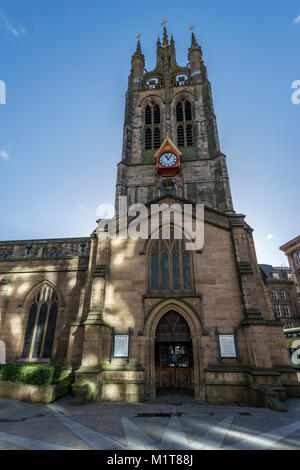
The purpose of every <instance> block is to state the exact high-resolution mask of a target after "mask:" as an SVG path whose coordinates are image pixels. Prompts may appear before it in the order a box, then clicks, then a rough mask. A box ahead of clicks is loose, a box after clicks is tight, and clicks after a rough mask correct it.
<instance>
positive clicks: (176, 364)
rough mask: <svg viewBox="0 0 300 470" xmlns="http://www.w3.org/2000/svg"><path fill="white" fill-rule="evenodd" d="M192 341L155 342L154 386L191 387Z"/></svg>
mask: <svg viewBox="0 0 300 470" xmlns="http://www.w3.org/2000/svg"><path fill="white" fill-rule="evenodd" d="M191 346H192V343H191V342H186V343H157V344H156V386H157V387H159V388H192V386H193V361H192V347H191Z"/></svg>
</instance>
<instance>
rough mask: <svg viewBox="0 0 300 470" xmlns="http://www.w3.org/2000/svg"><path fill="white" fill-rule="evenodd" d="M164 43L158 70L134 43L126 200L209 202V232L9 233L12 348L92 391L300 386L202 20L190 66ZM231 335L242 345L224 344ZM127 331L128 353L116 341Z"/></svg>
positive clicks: (0, 320)
mask: <svg viewBox="0 0 300 470" xmlns="http://www.w3.org/2000/svg"><path fill="white" fill-rule="evenodd" d="M156 54H157V63H156V67H155V69H154V70H152V71H146V70H145V60H144V55H143V54H142V51H141V45H140V42H139V41H138V45H137V50H136V52H135V53H134V55H133V56H132V62H131V73H130V76H129V82H128V91H127V94H126V106H125V122H124V135H123V154H122V159H121V161H120V163H119V164H118V171H117V184H116V210H118V201H119V197H120V196H123V197H124V196H127V198H128V205H132V204H137V203H142V204H145V205H146V206H147V207H150V206H151V205H152V204H154V203H155V204H163V203H165V204H169V205H173V204H177V207H178V205H179V207H182V206H183V205H184V204H187V203H188V204H191V205H192V206H193V208H194V209H193V217H195V207H196V204H204V206H205V208H204V237H205V238H204V246H203V248H202V249H199V250H195V251H187V250H186V245H185V240H184V239H183V240H177V239H176V237H174V236H173V237H171V239H169V240H164V239H162V238H161V236H160V231H159V234H158V238H157V239H150V238H149V239H148V240H143V239H133V238H126V239H118V238H116V239H109V238H105V237H103V238H101V237H99V232H98V231H97V230H95V231H94V232H93V233H92V235H91V236H90V237H86V238H70V239H69V238H68V239H53V240H25V241H24V240H22V241H9V242H0V340H2V341H4V343H5V348H6V361H7V362H38V363H51V364H55V365H57V366H61V367H62V368H65V369H70V370H71V369H72V370H73V371H75V377H76V381H75V385H74V387H73V390H74V403H78V404H79V403H82V402H84V401H137V400H145V399H147V398H154V397H155V396H156V393H157V390H158V389H161V388H165V389H168V388H189V389H190V390H191V391H193V393H194V397H195V399H196V400H199V401H207V402H211V403H232V402H239V403H254V404H257V405H265V404H268V400H270V399H272V398H273V399H274V398H275V399H278V398H279V399H284V398H285V396H286V395H294V396H295V395H299V387H298V385H297V378H296V373H295V371H294V370H293V369H292V368H291V367H290V362H289V357H288V353H287V350H286V346H285V339H284V336H283V333H282V323H281V321H280V320H278V319H276V318H275V316H274V313H273V311H272V307H271V301H270V298H269V296H268V295H267V291H266V287H265V285H264V283H263V281H262V277H261V272H260V269H259V267H258V264H257V259H256V253H255V247H254V242H253V237H252V229H251V227H249V225H248V224H247V223H246V222H245V216H244V215H242V214H236V213H235V212H234V210H233V204H232V198H231V192H230V185H229V178H228V173H227V166H226V157H225V155H224V154H222V152H221V150H220V145H219V139H218V132H217V124H216V117H215V115H214V108H213V101H212V93H211V87H210V82H209V81H208V78H207V70H206V67H205V65H204V61H203V56H202V50H201V47H200V46H199V45H198V43H197V41H196V38H195V36H194V34H192V41H191V46H190V48H189V51H188V59H189V64H188V65H187V66H186V67H181V66H179V65H178V64H177V62H176V51H175V42H174V39H173V37H171V38H170V40H169V38H168V34H167V31H166V29H165V28H164V33H163V38H162V42H161V41H160V39H158V41H157V52H156ZM166 138H168V139H169V142H170V143H171V146H172V145H173V148H174V149H175V152H176V151H178V152H179V154H180V171H177V172H175V173H174V174H173V175H172V176H165V174H164V173H163V172H162V171H160V170H159V168H158V164H157V160H156V157H155V155H156V154H157V152H158V151H159V149H160V148H161V145H162V143H163V142H165V141H166V140H165V139H166ZM172 221H173V224H175V222H174V217H173V218H172ZM172 230H173V233H174V232H175V231H176V227H175V225H174V226H173V228H172ZM222 335H225V336H226V335H227V336H226V338H225V339H227V340H229V341H231V343H230V344H231V348H232V341H234V347H233V349H234V351H235V354H232V355H230V354H229V355H228V356H227V355H226V354H224V351H223V349H222V344H221V341H222V340H224V338H223V337H222ZM123 340H125V343H126V347H127V353H126V355H124V357H122V354H116V351H117V346H118V347H119V346H120V341H121V342H122V341H123ZM117 341H119V343H117ZM125 349H126V348H125Z"/></svg>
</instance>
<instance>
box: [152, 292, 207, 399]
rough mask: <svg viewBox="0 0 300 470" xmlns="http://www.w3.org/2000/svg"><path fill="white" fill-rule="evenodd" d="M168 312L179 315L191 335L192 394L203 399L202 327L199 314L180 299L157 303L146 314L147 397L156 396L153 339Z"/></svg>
mask: <svg viewBox="0 0 300 470" xmlns="http://www.w3.org/2000/svg"><path fill="white" fill-rule="evenodd" d="M170 310H173V311H174V312H177V313H178V314H180V315H181V316H182V317H183V318H184V320H185V321H186V323H187V325H188V327H189V330H190V335H191V341H192V348H193V361H194V374H193V375H194V380H193V382H194V393H195V398H197V399H199V398H200V397H202V399H203V397H204V386H203V377H204V372H203V367H200V356H201V354H202V355H203V353H204V351H205V350H204V349H203V344H202V336H203V334H205V330H204V329H203V325H202V322H201V317H200V312H197V311H196V309H195V308H194V307H193V306H192V305H190V304H188V303H187V302H185V301H182V300H180V299H174V298H170V299H164V300H161V301H159V302H157V303H156V304H155V305H154V306H153V307H152V308H151V309H150V311H149V312H148V315H147V317H146V319H145V326H144V334H145V336H146V337H147V338H148V345H147V346H148V349H147V350H148V351H149V357H150V364H149V369H148V377H149V379H148V380H149V385H148V391H149V395H150V396H151V397H153V398H155V396H156V385H155V383H156V377H155V375H156V374H155V337H156V331H157V326H158V324H159V322H160V320H161V319H162V318H163V317H164V315H165V314H166V313H168V312H169V311H170Z"/></svg>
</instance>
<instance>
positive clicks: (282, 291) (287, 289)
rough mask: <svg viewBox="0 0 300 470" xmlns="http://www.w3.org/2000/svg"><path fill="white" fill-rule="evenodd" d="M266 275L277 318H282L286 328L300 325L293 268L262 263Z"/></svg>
mask: <svg viewBox="0 0 300 470" xmlns="http://www.w3.org/2000/svg"><path fill="white" fill-rule="evenodd" d="M259 267H260V268H261V269H262V271H263V273H264V275H263V280H264V283H265V284H266V286H267V289H268V292H269V296H270V299H271V303H272V308H273V312H274V314H275V317H276V318H279V319H281V321H282V326H283V328H284V329H287V328H297V327H300V310H299V308H298V302H297V291H296V287H295V283H294V282H293V277H292V272H291V269H290V268H288V267H284V266H279V267H274V266H271V265H270V264H260V265H259Z"/></svg>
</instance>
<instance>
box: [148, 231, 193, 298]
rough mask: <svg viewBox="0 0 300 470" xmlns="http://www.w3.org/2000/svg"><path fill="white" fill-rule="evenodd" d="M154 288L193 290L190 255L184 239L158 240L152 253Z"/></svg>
mask: <svg viewBox="0 0 300 470" xmlns="http://www.w3.org/2000/svg"><path fill="white" fill-rule="evenodd" d="M150 262H151V289H152V290H182V289H185V290H191V289H192V283H191V265H190V255H189V253H188V252H187V251H186V250H185V243H184V241H183V240H174V239H171V240H163V239H159V240H156V241H155V242H154V243H153V245H152V249H151V253H150Z"/></svg>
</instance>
